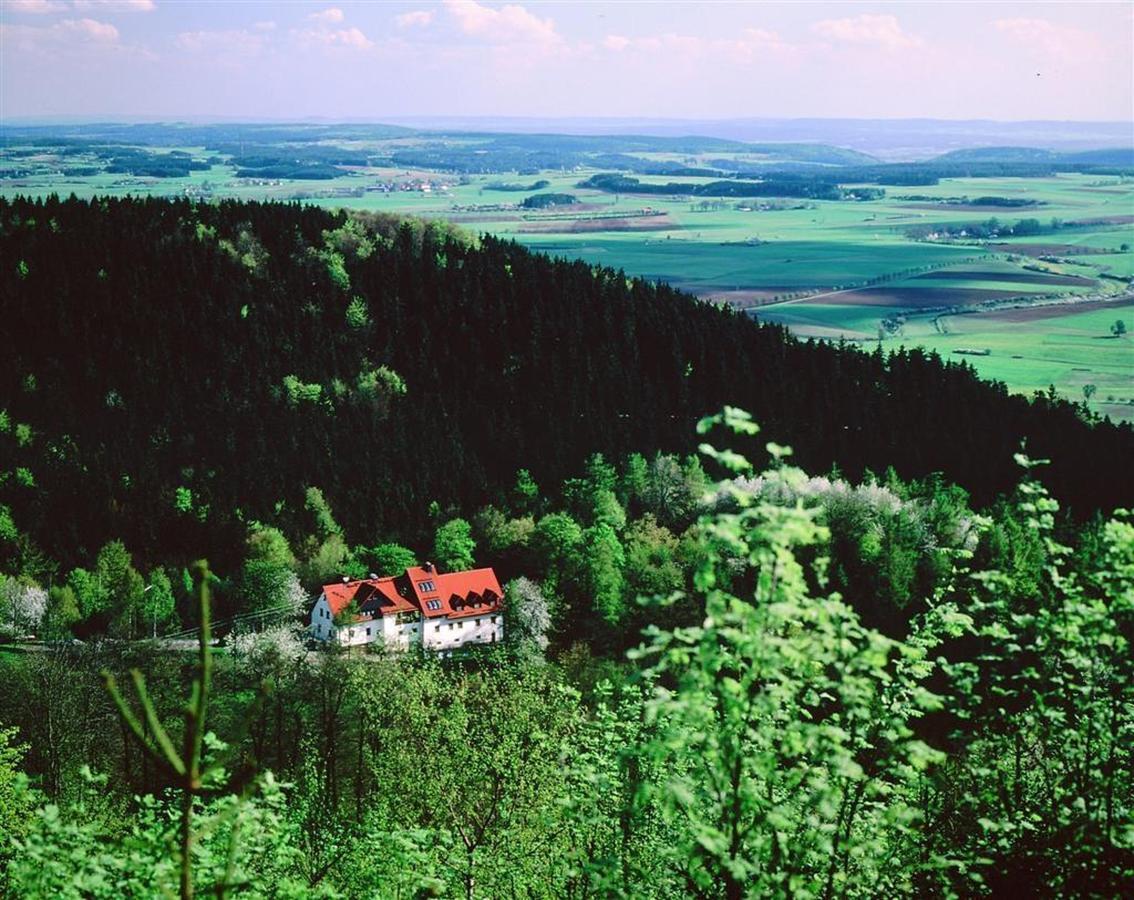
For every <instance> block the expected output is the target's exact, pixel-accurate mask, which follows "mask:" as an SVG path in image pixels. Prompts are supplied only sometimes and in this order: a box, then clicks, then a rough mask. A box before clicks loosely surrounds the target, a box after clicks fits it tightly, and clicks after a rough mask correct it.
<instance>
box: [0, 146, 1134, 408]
mask: <svg viewBox="0 0 1134 900" xmlns="http://www.w3.org/2000/svg"><path fill="white" fill-rule="evenodd" d="M217 128H218V129H220V131H218V133H217V134H216V135H215V140H211V139H209V138H210V135H211V133H210V132H208V131H207V129H201V128H197V129H192V130H191V131H190V132H188V133H186V134H185V136H184V138H185V139H184V140H181V141H179V140H178V139H177V135H176V133H173V135H172V136H171V135H170V134H169V133H167V132H162V131H160V129H159V130H157V131H154V132H153V133H152V134H151V133H147V135H146V139H145V140H140V141H138V142H137V143H133V144H126V143H125V142H122V143H116V144H112V143H108V144H99V143H98V142H96V141H94V140H91V141H89V142H88V143H84V142H83V140H80V139H77V138H75V137H73V136H68V137H65V138H44V137H43V136H40V135H34V136H31V135H25V136H23V138H22V139H21V138H20V136H19V135H17V136H16V138H15V139H13V138H12V137H11V136H7V137H6V146H5V147H4V149H3V151H0V196H5V197H13V196H17V195H29V194H30V195H45V194H49V193H58V194H60V195H64V196H65V195H69V194H72V193H74V194H76V195H77V196H79V197H81V198H89V197H94V196H103V195H127V194H130V195H151V196H183V197H192V198H199V199H205V200H219V199H224V198H242V199H255V200H280V201H298V202H303V203H315V204H320V205H325V206H331V207H344V208H349V209H356V210H367V211H375V212H388V213H405V214H413V215H417V216H423V217H427V218H438V219H445V220H448V221H451V222H454V223H456V224H458V225H460V226H462V227H463V228H465V229H466V230H468V231H470V232H473V233H484V232H487V233H491V234H495V235H500V236H504V237H509V238H513V239H515V240H516V241H519V242H521V243H523V244H525V245H528V246H529V247H531V248H533V249H537V250H542V251H546V252H548V253H551V254H553V255H557V256H564V257H570V258H579V259H583V260H586V261H587V262H590V263H593V264H600V265H607V266H613V267H615V268H620V269H623V270H624V271H625V272H627V273H628V274H630V275H635V276H641V277H645V278H649V279H654V280H659V281H665V282H668V283H670V284H672V285H674V286H676V287H680V288H682V289H684V290H688V291H690V292H692V293H695V294H697V295H699V296H702V297H705V298H708V299H711V300H714V301H716V302H723V303H729V304H732V305H734V306H737V307H739V308H743V309H746V310H748V311H749V312H750V313H751V314H752V315H754V316H756V317H758V318H760V319H761V320H763V321H768V322H777V323H780V324H783V325H785V326H787V327H789V328H791V329H792V330H793V331H795V332H796V333H797V334H799V335H801V336H804V337H813V338H819V339H835V340H846V341H854V342H862V343H869V344H871V345H873V344H875V343H877V342H878V341H881V342H882V343H883V346H885V347H893V348H896V347H898V346H902V345H905V346H912V345H917V346H922V347H926V348H930V349H933V350H937V351H938V352H940V353H942V354H943V355H945V354H950V355H953V354H956V356H957V358H962V357H963V358H964V359H965V360H966V361H967V362H969V363H971V364H972V365H973V366H975V367H976V368H977V370H978V371H979V372H980V373H981V374H982V375H985V376H987V377H989V378H996V379H999V380H1002V381H1004V382H1005V383H1006V384H1007V385H1008V386H1009V388H1011V389H1012V390H1016V391H1021V392H1025V393H1031V392H1032V391H1035V390H1046V389H1048V387H1049V386H1054V387H1055V388H1056V390H1057V391H1059V392H1060V393H1062V394H1064V395H1065V396H1068V397H1072V398H1075V399H1082V398H1083V397H1084V394H1083V389H1084V387H1085V386H1087V385H1093V388H1094V389H1093V391H1092V390H1090V389H1088V393H1089V394H1090V404H1091V406H1092V408H1094V409H1096V410H1097V411H1099V412H1104V413H1106V414H1108V415H1111V416H1112V417H1114V418H1123V419H1134V349H1132V348H1134V337H1118V338H1115V337H1113V336H1111V334H1110V331H1109V329H1110V327H1111V326H1112V325H1113V324H1114V323H1115V322H1116V321H1118V320H1124V321H1125V322H1126V324H1127V325H1128V326H1129V327H1130V328H1132V329H1134V309H1132V308H1131V306H1130V304H1131V297H1132V294H1131V286H1130V279H1131V278H1132V277H1134V252H1132V251H1131V249H1130V248H1131V246H1132V245H1134V169H1132V170H1126V169H1123V168H1122V167H1117V168H1115V167H1109V168H1100V169H1099V170H1098V171H1094V170H1085V169H1084V167H1082V166H1078V167H1076V166H1069V167H1068V168H1069V169H1070V170H1068V171H1044V172H1042V173H1036V172H1027V173H1026V174H1025V175H1017V174H1015V173H1014V170H1012V169H1011V166H1007V167H1005V166H1003V165H1000V168H1006V169H1007V170H1009V171H1012V172H1013V174H1010V175H1003V174H998V173H999V169H998V168H997V167H995V166H994V167H991V168H989V169H988V171H985V172H981V173H979V174H980V175H981V177H975V176H973V175H972V174H959V175H957V176H956V177H952V176H950V175H949V174H948V173H949V172H950V171H952V170H951V169H948V168H946V169H945V170H943V171H944V172H945V174H944V175H943V176H942V177H933V178H926V179H922V181H924V182H926V183H918V184H913V185H906V184H899V185H896V184H890V183H887V181H890V180H894V179H892V178H888V173H889V172H890V171H891V169H894V170H897V169H901V170H902V171H903V172H906V173H908V172H909V171H910V165H911V164H909V163H907V164H905V165H904V168H903V167H901V166H898V167H887V166H883V165H880V164H878V163H877V160H873V159H872V158H871V157H869V156H866V155H865V154H862V153H857V152H855V151H846V150H841V149H840V148H837V147H829V146H827V145H821V144H779V145H745V144H740V143H738V142H734V141H720V140H715V139H698V138H674V139H660V138H659V139H650V138H617V137H607V138H585V137H570V136H559V137H557V136H550V135H527V136H523V135H512V136H508V135H503V136H501V135H495V136H486V135H480V136H478V135H472V134H458V135H449V136H440V135H436V134H432V135H431V134H427V133H416V132H410V131H400V130H397V129H390V130H389V131H390V133H384V132H381V133H378V134H369V133H367V132H365V130H364V129H363V130H360V131H359V133H358V134H354V133H349V134H342V135H339V136H338V138H335V137H334V136H333V135H332V136H330V137H328V136H326V135H316V136H312V135H306V136H305V137H303V139H297V138H296V136H295V135H288V134H283V135H269V134H267V133H263V134H260V133H256V134H254V135H253V136H254V137H255V143H253V144H252V145H251V147H250V146H249V144H247V143H245V137H246V136H245V135H241V136H240V137H239V141H237V140H235V139H233V137H232V136H231V135H229V134H227V133H223V129H222V128H221V126H217ZM347 130H348V131H349V129H347ZM155 135H156V136H155ZM163 135H164V137H163ZM257 135H258V136H257ZM287 137H290V138H292V139H293V140H292V141H290V142H288V141H277V142H276V143H271V142H270V141H269V140H268V138H273V139H275V138H287ZM316 137H317V138H318V139H317V140H316V139H315V138H316ZM53 141H54V143H53ZM68 142H69V143H68ZM942 159H945V158H944V157H942ZM190 164H191V167H190V168H188V170H185V168H184V167H187V166H190ZM926 165H931V163H926ZM163 166H164V167H168V166H172V167H173V169H172V170H170V171H163V170H162V167H163ZM177 167H182V168H177ZM257 167H258V168H257ZM841 167H847V168H841ZM112 168H114V169H117V170H118V171H114V172H112V171H109V169H112ZM970 168H971V166H970ZM122 169H126V171H122ZM966 171H968V170H967V169H966ZM146 172H156V174H144V173H146ZM616 172H619V173H622V175H623V176H625V177H624V178H623V180H622V181H616V182H614V184H615V185H616V187H615V188H614V189H604V188H602V187H596V186H594V185H595V184H596V182H595V181H593V180H592V179H593V176H596V175H599V176H603V175H604V173H616ZM832 172H835V173H845V175H846V177H845V179H844V178H843V177H841V174H840V176H839V177H838V179H837V189H836V188H834V187H833V185H834V183H835V182H834V181H832V179H834V178H835V177H836V176H834V175H832V174H831V173H832ZM139 173H142V174H139ZM777 173H780V174H778V175H777ZM785 173H786V174H785ZM938 174H940V173H938ZM604 177H607V178H610V177H611V176H610V175H609V174H607V175H605V176H604ZM778 177H782V178H784V179H785V180H784V184H785V190H786V192H787V193H788V194H791V193H792V192H794V193H796V194H798V195H797V196H791V195H788V196H764V195H756V196H743V195H740V194H738V193H732V194H731V195H719V193H718V194H713V193H712V192H714V191H719V190H720V189H722V188H721V186H723V190H724V191H725V192H726V194H727V192H728V191H734V192H735V191H741V192H742V191H743V190H744V189H745V186H746V185H747V186H751V185H757V184H759V183H760V182H762V181H763V180H764V179H765V178H767V179H772V180H774V179H776V178H778ZM793 178H796V179H799V178H802V179H803V182H804V186H803V188H802V189H800V187H799V185H798V184H796V183H795V182H793V181H792V180H791V179H793ZM730 179H731V180H730ZM809 180H814V181H816V182H817V183H819V187H818V188H817V189H814V190H813V189H812V188H811V187H808V185H809V184H810V181H809ZM914 180H918V179H916V178H915V179H914ZM827 182H831V183H830V184H828V183H827ZM597 183H600V184H601V183H602V179H601V178H600V179H599V180H598V182H597ZM623 183H625V184H626V185H627V186H628V188H629V189H628V190H625V191H623V190H618V189H617V185H620V184H623ZM705 192H709V193H708V194H706V193H705ZM550 194H556V195H563V197H562V198H555V199H557V200H559V201H563V200H564V199H565V200H566V201H567V202H566V203H565V204H563V203H562V202H560V203H559V205H547V206H542V207H539V208H526V207H525V206H524V205H523V204H524V203H525V201H528V203H529V204H537V206H538V198H539V197H544V198H545V199H548V198H547V196H546V195H550ZM809 194H810V195H809ZM830 196H837V197H838V199H827V198H828V197H830ZM532 197H536V198H537V201H531V200H529V198H532ZM959 350H960V351H978V352H974V353H970V352H965V353H960V354H958V353H957V351H959Z"/></svg>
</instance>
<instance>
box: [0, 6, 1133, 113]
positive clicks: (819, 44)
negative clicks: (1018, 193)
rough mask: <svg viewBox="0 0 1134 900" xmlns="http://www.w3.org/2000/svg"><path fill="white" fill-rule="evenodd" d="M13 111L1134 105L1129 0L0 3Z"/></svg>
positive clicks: (1127, 108) (5, 92)
mask: <svg viewBox="0 0 1134 900" xmlns="http://www.w3.org/2000/svg"><path fill="white" fill-rule="evenodd" d="M0 7H2V13H0V20H2V25H0V29H2V31H0V117H3V118H10V117H28V116H77V117H91V118H94V117H109V116H134V117H137V116H141V117H160V118H166V119H168V118H173V117H202V116H215V117H227V118H277V119H279V118H282V119H293V120H294V119H301V118H308V117H324V118H329V119H340V120H341V119H348V118H350V119H365V120H370V121H375V120H382V119H383V118H389V117H395V116H422V115H495V116H505V115H514V116H650V117H662V116H664V117H684V118H725V117H749V116H773V117H787V116H840V117H841V116H849V117H864V118H867V117H923V116H924V117H936V118H994V119H1121V120H1129V119H1132V118H1134V110H1132V104H1134V100H1132V90H1134V87H1132V86H1134V15H1132V12H1134V4H1132V3H1131V2H1129V0H1121V2H1115V3H1089V2H1077V3H1039V2H1032V3H993V2H976V3H973V2H958V0H950V2H932V3H805V2H796V3H728V2H701V3H681V2H670V3H651V2H636V3H611V2H589V3H587V2H573V3H535V2H525V3H506V4H505V3H497V2H478V0H444V2H438V3H425V2H419V3H400V2H399V3H381V2H365V3H362V2H359V3H352V2H346V0H344V2H333V3H304V2H291V3H261V2H256V0H229V2H209V0H0Z"/></svg>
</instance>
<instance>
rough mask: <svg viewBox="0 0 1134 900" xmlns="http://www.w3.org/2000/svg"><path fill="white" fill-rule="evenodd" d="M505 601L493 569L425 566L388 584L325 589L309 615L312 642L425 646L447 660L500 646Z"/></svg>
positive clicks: (354, 583) (376, 580)
mask: <svg viewBox="0 0 1134 900" xmlns="http://www.w3.org/2000/svg"><path fill="white" fill-rule="evenodd" d="M503 601H504V592H503V591H502V590H501V589H500V582H499V581H497V580H496V573H495V572H493V571H492V569H471V570H469V571H467V572H448V573H446V574H442V573H441V572H439V571H437V568H436V566H434V565H432V564H431V563H426V564H425V565H424V566H412V567H410V568H408V569H406V571H405V573H404V574H402V575H396V576H392V577H389V578H377V577H371V578H366V579H362V580H359V581H348V580H346V579H344V580H343V581H342V582H341V583H335V584H328V585H324V587H323V593H322V594H320V595H319V599H318V600H317V601H316V603H315V607H314V608H313V609H312V610H311V626H310V628H311V636H312V637H314V638H315V639H316V640H320V641H327V642H335V643H338V644H340V645H341V646H344V647H353V646H357V645H360V644H374V643H380V644H381V645H383V646H385V647H387V648H389V649H394V650H406V649H408V648H409V647H411V646H421V647H424V648H425V649H427V650H433V651H435V652H438V653H440V654H441V655H442V656H444V655H447V654H449V653H451V652H452V651H453V650H455V649H457V648H458V647H463V646H465V645H467V644H494V643H497V642H499V641H502V640H503V639H504V614H503Z"/></svg>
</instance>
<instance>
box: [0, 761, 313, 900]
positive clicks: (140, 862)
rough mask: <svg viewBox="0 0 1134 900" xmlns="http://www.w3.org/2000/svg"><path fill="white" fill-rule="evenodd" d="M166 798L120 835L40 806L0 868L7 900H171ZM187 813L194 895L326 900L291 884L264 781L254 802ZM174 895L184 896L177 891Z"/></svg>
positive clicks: (293, 870) (278, 793) (279, 811)
mask: <svg viewBox="0 0 1134 900" xmlns="http://www.w3.org/2000/svg"><path fill="white" fill-rule="evenodd" d="M171 799H172V798H169V799H166V798H161V799H159V798H154V797H145V798H142V799H141V801H140V803H139V808H138V811H137V813H136V814H135V815H134V816H133V817H132V819H131V820H130V822H129V823H128V824H127V826H126V828H125V833H120V832H119V829H117V828H115V827H114V826H113V825H111V824H109V823H101V822H97V821H91V820H90V819H89V818H85V817H84V816H82V815H81V813H80V814H68V813H67V812H66V811H64V810H61V809H60V808H59V807H58V806H55V805H48V806H46V807H44V808H43V809H42V810H40V811H39V813H38V815H37V817H36V819H35V820H34V821H33V823H32V825H31V827H30V828H29V829H27V831H26V833H25V835H24V836H22V837H20V838H19V839H18V840H17V843H16V854H15V857H14V859H13V861H12V864H11V866H10V867H9V877H10V880H11V884H10V886H11V889H12V891H13V895H14V896H20V897H60V898H65V900H118V898H121V897H152V896H174V895H176V893H177V892H178V890H179V881H180V879H179V869H178V866H177V863H176V859H174V858H172V857H171V856H170V853H169V847H170V846H171V845H176V843H177V840H178V828H179V824H178V811H177V809H176V805H175V804H173V803H172V802H171ZM194 814H195V816H196V818H197V819H198V820H199V821H200V823H201V836H200V840H199V841H198V842H196V843H195V845H194V848H193V851H194V857H193V859H194V870H193V881H192V885H193V888H194V891H195V892H196V893H198V894H201V895H209V894H215V895H216V896H233V895H236V896H241V897H249V898H277V897H291V898H299V897H316V896H329V895H328V894H326V893H325V892H323V891H319V890H317V889H315V890H313V889H311V888H310V887H309V886H308V885H307V884H306V883H305V882H303V881H301V880H300V879H299V878H298V874H299V873H298V868H299V866H298V862H297V857H298V855H299V853H300V850H299V846H298V839H297V835H296V830H295V827H294V825H292V824H291V823H290V822H289V821H288V817H287V800H286V798H285V796H284V793H283V791H282V789H281V787H280V785H278V784H277V783H276V782H275V781H274V779H272V778H271V777H270V776H268V777H266V778H265V779H263V781H262V783H261V785H260V789H259V792H258V794H257V795H256V796H255V797H250V798H241V797H235V796H228V797H222V798H220V799H213V800H209V801H207V802H202V803H197V804H194ZM0 858H2V857H0ZM181 895H182V896H191V895H187V894H186V893H185V892H184V890H182V893H181Z"/></svg>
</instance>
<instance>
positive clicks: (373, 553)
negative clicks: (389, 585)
mask: <svg viewBox="0 0 1134 900" xmlns="http://www.w3.org/2000/svg"><path fill="white" fill-rule="evenodd" d="M354 556H355V558H356V559H357V560H358V562H359V563H360V564H361V566H362V568H364V569H366V571H367V573H370V572H373V573H374V574H376V575H377V576H379V577H380V578H387V577H389V576H391V575H401V574H402V573H403V572H405V570H406V569H408V568H410V567H411V566H416V565H417V563H418V561H417V555H416V554H415V553H414V552H413V551H412V550H410V549H409V548H408V547H403V546H402V545H401V544H394V543H387V544H378V545H377V546H374V547H370V548H366V547H356V548H355V550H354Z"/></svg>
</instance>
